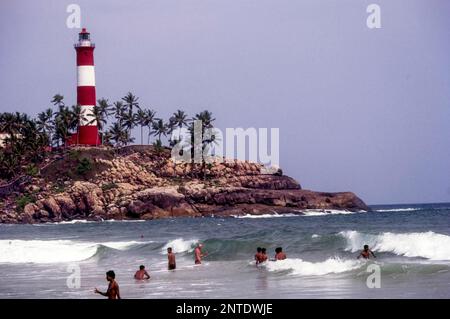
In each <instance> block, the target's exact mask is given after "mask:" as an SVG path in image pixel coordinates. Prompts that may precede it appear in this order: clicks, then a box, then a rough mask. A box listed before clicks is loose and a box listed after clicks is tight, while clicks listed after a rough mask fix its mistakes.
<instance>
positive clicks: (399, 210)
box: [375, 207, 420, 212]
mask: <svg viewBox="0 0 450 319" xmlns="http://www.w3.org/2000/svg"><path fill="white" fill-rule="evenodd" d="M416 210H420V208H412V207H408V208H391V209H375V211H376V212H411V211H416Z"/></svg>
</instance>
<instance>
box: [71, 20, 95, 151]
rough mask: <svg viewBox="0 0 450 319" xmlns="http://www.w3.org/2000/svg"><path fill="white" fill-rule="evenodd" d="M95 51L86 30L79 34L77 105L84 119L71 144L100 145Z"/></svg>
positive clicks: (76, 48) (76, 46)
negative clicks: (95, 109)
mask: <svg viewBox="0 0 450 319" xmlns="http://www.w3.org/2000/svg"><path fill="white" fill-rule="evenodd" d="M94 49H95V45H94V43H92V42H91V36H90V33H89V32H87V31H86V29H85V28H83V29H82V30H81V32H80V33H79V38H78V43H76V44H75V50H76V51H77V104H78V105H80V106H81V109H82V114H83V116H82V117H83V118H81V120H80V125H79V128H78V132H77V134H76V135H75V136H72V139H71V144H81V145H99V144H100V138H99V136H98V128H97V122H96V121H95V117H94V116H93V109H94V106H95V101H96V99H95V71H94Z"/></svg>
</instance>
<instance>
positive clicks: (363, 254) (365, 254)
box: [358, 245, 377, 259]
mask: <svg viewBox="0 0 450 319" xmlns="http://www.w3.org/2000/svg"><path fill="white" fill-rule="evenodd" d="M370 255H372V256H373V258H377V256H375V254H374V253H373V251H371V250H370V249H369V245H364V250H363V251H362V252H360V253H359V255H358V259H359V258H360V257H362V258H364V259H370Z"/></svg>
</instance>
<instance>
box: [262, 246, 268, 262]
mask: <svg viewBox="0 0 450 319" xmlns="http://www.w3.org/2000/svg"><path fill="white" fill-rule="evenodd" d="M267 259H269V257H268V256H267V250H266V249H265V248H261V262H262V263H263V262H265V261H267Z"/></svg>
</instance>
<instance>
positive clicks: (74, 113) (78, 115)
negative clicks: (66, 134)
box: [68, 104, 91, 145]
mask: <svg viewBox="0 0 450 319" xmlns="http://www.w3.org/2000/svg"><path fill="white" fill-rule="evenodd" d="M69 117H70V119H69V125H68V128H69V130H70V131H75V130H76V131H77V145H78V144H79V135H80V134H79V133H80V132H79V128H80V126H81V124H82V123H86V122H88V121H90V119H89V118H88V116H87V114H86V110H85V109H83V107H81V105H78V104H77V105H72V109H71V110H70V111H69ZM89 117H91V116H89Z"/></svg>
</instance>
